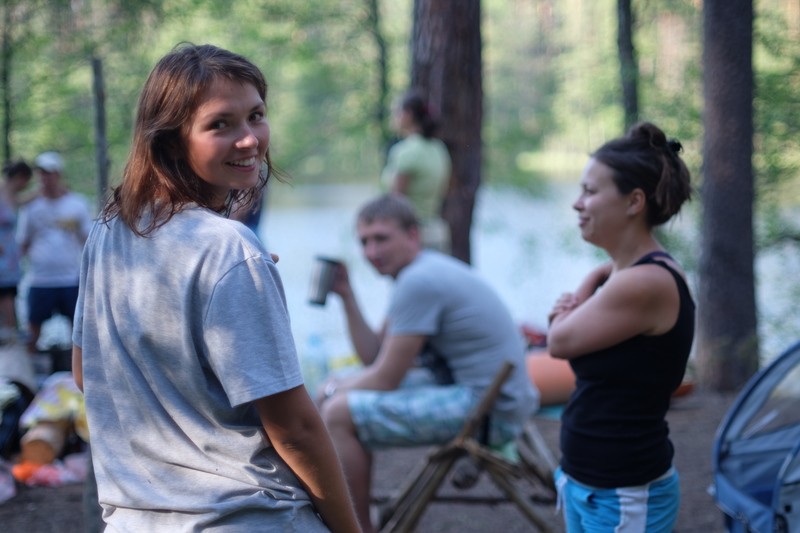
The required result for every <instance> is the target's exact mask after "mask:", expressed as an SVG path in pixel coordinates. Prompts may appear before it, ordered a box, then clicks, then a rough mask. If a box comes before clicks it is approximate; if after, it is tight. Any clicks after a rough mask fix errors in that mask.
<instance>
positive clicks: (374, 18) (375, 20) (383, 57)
mask: <svg viewBox="0 0 800 533" xmlns="http://www.w3.org/2000/svg"><path fill="white" fill-rule="evenodd" d="M367 29H368V31H369V32H370V33H371V34H372V36H373V38H374V39H375V46H377V47H378V58H377V59H378V61H377V62H378V65H377V66H378V94H377V98H376V102H375V123H376V125H377V126H378V131H380V133H381V146H386V144H387V143H388V142H389V139H390V138H391V134H390V133H389V128H388V125H387V124H386V117H387V115H388V114H387V112H386V100H387V98H388V96H389V53H388V51H387V47H386V39H385V38H384V36H383V31H382V30H381V18H380V5H379V4H378V0H367Z"/></svg>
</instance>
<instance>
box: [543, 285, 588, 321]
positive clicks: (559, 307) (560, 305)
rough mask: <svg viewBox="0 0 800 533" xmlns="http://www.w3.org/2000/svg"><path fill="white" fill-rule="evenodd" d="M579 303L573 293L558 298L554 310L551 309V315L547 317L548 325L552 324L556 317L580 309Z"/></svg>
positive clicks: (566, 293)
mask: <svg viewBox="0 0 800 533" xmlns="http://www.w3.org/2000/svg"><path fill="white" fill-rule="evenodd" d="M579 303H580V302H579V301H578V298H577V297H576V296H575V295H574V294H573V293H571V292H565V293H563V294H562V295H561V296H559V297H558V300H556V303H555V304H554V305H553V309H551V310H550V313H549V314H548V315H547V323H548V324H552V323H553V320H555V319H556V317H558V316H560V315H563V314H564V313H569V312H570V311H572V310H573V309H575V308H576V307H578V304H579Z"/></svg>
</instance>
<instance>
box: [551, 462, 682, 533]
mask: <svg viewBox="0 0 800 533" xmlns="http://www.w3.org/2000/svg"><path fill="white" fill-rule="evenodd" d="M555 475H556V487H558V500H559V504H560V505H561V506H562V507H563V512H564V521H565V522H566V524H567V532H568V533H583V532H586V533H612V532H613V533H645V532H646V533H670V532H671V531H672V529H673V528H674V527H675V522H676V521H677V519H678V508H679V507H680V483H679V481H678V473H677V472H676V471H675V469H674V468H670V469H669V470H668V471H667V473H666V474H664V475H663V476H661V477H659V478H658V479H655V480H653V481H651V482H650V483H647V484H646V485H641V486H638V487H621V488H616V489H598V488H594V487H590V486H588V485H584V484H582V483H579V482H577V481H575V480H574V479H572V478H571V477H569V476H567V475H566V474H565V473H564V472H563V471H562V470H561V468H559V469H557V470H556V474H555Z"/></svg>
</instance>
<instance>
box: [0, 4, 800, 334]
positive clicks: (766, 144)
mask: <svg viewBox="0 0 800 533" xmlns="http://www.w3.org/2000/svg"><path fill="white" fill-rule="evenodd" d="M413 4H414V2H413V0H393V1H383V2H379V1H378V0H306V1H303V2H295V1H292V0H238V1H237V2H228V1H227V0H202V1H201V0H163V1H159V0H140V1H138V2H126V1H123V0H119V1H115V0H105V1H104V0H72V1H67V0H5V1H4V3H3V12H2V17H3V18H2V24H3V28H2V32H3V35H2V39H3V54H2V66H3V68H2V76H0V98H2V102H3V115H2V120H3V123H2V127H3V131H2V137H3V139H2V140H3V146H2V149H3V153H2V155H3V158H4V159H6V160H7V159H9V158H15V157H25V158H28V159H30V158H32V157H34V156H35V155H36V154H37V153H39V152H41V151H43V150H58V151H60V152H61V153H63V154H64V156H65V159H66V161H67V169H66V172H65V174H66V176H67V178H68V181H69V183H70V184H71V186H72V187H73V188H75V189H77V190H79V191H80V192H83V193H85V194H87V195H89V196H90V197H92V198H94V199H95V200H96V202H97V203H99V202H101V201H102V200H101V198H100V197H99V196H98V194H97V191H98V176H100V175H101V174H103V173H102V172H99V171H98V168H99V167H100V168H104V169H105V170H106V171H107V172H108V176H110V182H111V185H114V184H115V183H116V182H117V180H118V179H119V176H120V175H121V172H122V167H123V165H124V162H125V160H126V157H127V152H128V147H129V140H130V132H131V128H132V120H133V115H134V112H135V106H136V100H137V97H138V92H139V90H140V89H141V86H142V84H143V82H144V79H145V77H146V76H147V73H148V72H149V70H150V69H151V68H152V66H153V64H154V63H155V61H156V60H157V59H158V58H159V57H161V56H162V55H163V54H164V53H166V52H167V51H168V50H170V49H171V48H172V47H173V46H174V45H175V44H176V43H178V42H181V41H191V42H195V43H205V42H210V43H213V44H217V45H219V46H222V47H226V48H230V49H232V50H234V51H237V52H239V53H242V54H243V55H245V56H247V57H249V58H251V59H252V60H253V61H254V62H255V63H256V64H258V65H259V66H260V67H261V68H262V69H263V70H264V72H265V74H266V76H267V78H268V81H269V83H270V87H271V90H270V94H269V102H268V104H269V108H270V111H269V116H270V122H271V126H272V128H273V132H274V133H273V139H272V145H271V149H272V154H273V156H274V159H275V161H276V162H277V163H278V165H279V166H280V167H281V168H282V169H283V170H285V171H286V172H287V173H288V174H289V175H290V176H291V180H292V181H293V182H295V183H299V184H303V183H322V184H340V183H364V182H374V181H375V180H377V176H378V175H379V173H380V169H381V167H382V164H383V158H384V154H385V149H386V144H387V142H388V141H389V138H390V134H389V130H388V123H387V119H388V114H389V113H388V111H389V107H390V105H391V99H392V98H393V97H394V96H396V95H398V94H400V93H401V92H402V91H403V90H405V89H406V88H407V86H408V83H409V71H410V54H409V52H410V38H411V33H412V25H413ZM616 5H617V2H616V0H483V1H482V2H481V16H482V22H481V32H482V43H483V95H484V116H483V132H482V140H483V144H484V147H483V169H482V183H483V186H486V185H489V186H497V187H513V188H516V189H517V190H519V191H521V192H524V193H525V194H531V195H543V194H546V189H547V187H546V185H547V184H548V183H551V182H553V181H564V180H571V181H576V179H577V176H578V174H579V173H580V170H581V166H582V165H583V163H584V162H585V159H586V154H587V153H588V152H589V151H590V150H591V149H593V148H595V147H597V146H598V145H599V144H601V143H602V142H604V141H605V140H607V139H609V138H611V137H614V136H617V135H619V134H621V133H622V132H623V131H624V125H623V124H624V111H623V107H622V105H621V96H620V92H621V91H620V79H619V76H620V74H619V69H620V67H619V59H618V49H617V40H616V39H617V22H618V21H617V11H616ZM633 5H634V7H635V15H636V18H635V20H634V25H633V29H634V44H635V47H636V51H637V56H638V59H637V64H638V68H639V110H640V111H639V112H640V116H641V118H643V119H647V120H651V121H653V122H655V123H657V124H659V125H660V126H661V127H662V128H663V129H664V130H665V131H667V132H668V134H669V135H671V136H674V137H677V138H678V139H680V140H681V142H682V143H683V145H684V149H685V152H684V157H685V160H686V161H687V164H688V165H689V167H690V170H691V171H692V174H693V176H695V178H697V180H698V182H697V184H698V185H700V186H701V180H702V170H703V169H702V154H703V149H702V142H703V117H702V112H703V80H702V60H701V59H702V44H703V36H702V9H703V3H702V2H701V1H700V0H642V1H639V2H637V1H634V2H633ZM754 8H755V12H756V18H755V26H754V39H753V67H754V68H753V70H754V77H755V86H756V92H755V100H754V110H755V115H754V120H755V124H754V129H755V135H754V138H753V143H754V148H755V150H754V157H753V166H754V175H755V178H756V191H757V195H756V198H757V201H756V219H755V220H756V228H755V230H756V237H757V241H756V244H757V249H758V250H759V251H760V252H765V251H769V252H770V253H775V252H776V251H777V252H778V253H779V254H781V257H783V259H784V260H785V264H786V265H787V266H789V265H791V264H795V263H796V262H797V261H798V260H799V259H800V257H798V254H797V249H796V248H797V247H796V242H797V241H798V240H800V232H798V230H797V227H796V226H797V224H796V220H797V206H798V202H799V201H800V194H799V193H800V179H799V178H800V146H798V143H800V135H798V133H800V99H799V98H798V94H799V93H798V89H800V87H799V85H800V69H799V68H798V62H799V61H800V39H798V36H799V35H798V34H799V33H800V3H798V2H797V1H796V0H757V1H755V2H754ZM382 52H385V54H382ZM98 69H100V70H101V72H102V77H101V79H102V80H103V85H102V86H98V85H97V84H96V80H97V79H98V77H97V74H98ZM99 97H100V98H102V100H103V102H104V107H103V109H104V113H105V115H104V116H103V117H98V116H97V111H96V110H97V106H96V101H97V99H98V98H99ZM100 119H102V120H100ZM101 123H102V124H107V130H106V131H105V132H104V136H103V138H104V139H106V141H105V142H107V146H106V147H105V150H103V152H104V153H106V154H107V159H106V158H105V157H99V156H98V150H97V148H98V142H100V141H99V140H98V135H97V133H98V125H99V124H101ZM698 208H699V206H698V205H697V202H695V203H694V204H693V205H692V206H691V209H695V210H696V209H698ZM693 237H694V236H693V235H692V234H691V232H690V234H689V235H681V236H680V237H679V238H677V239H676V238H670V239H671V240H670V242H669V245H670V248H671V249H673V250H677V253H678V255H679V256H680V259H681V260H682V262H683V263H684V264H685V265H686V267H687V269H689V270H690V271H691V270H692V269H693V268H694V267H695V266H696V255H697V254H696V251H695V246H696V244H697V243H696V240H695V239H694V238H693ZM665 238H666V236H665ZM786 282H787V283H786V287H785V288H784V289H783V290H784V291H785V292H787V293H788V294H790V295H794V296H798V297H800V281H798V282H794V281H793V280H791V279H789V277H787V280H786ZM789 299H790V300H791V299H794V300H795V301H796V299H797V298H789ZM798 318H800V310H798V309H797V306H790V307H787V308H786V309H782V310H781V317H780V319H779V320H774V319H772V322H771V323H770V324H769V325H768V328H767V331H769V328H772V330H774V331H775V333H776V334H779V335H789V336H790V337H791V336H792V335H793V332H792V331H791V330H792V329H793V328H792V325H793V324H797V323H798V321H797V319H798ZM781 329H784V330H787V329H788V331H777V330H781ZM761 331H765V329H764V328H763V327H762V328H761Z"/></svg>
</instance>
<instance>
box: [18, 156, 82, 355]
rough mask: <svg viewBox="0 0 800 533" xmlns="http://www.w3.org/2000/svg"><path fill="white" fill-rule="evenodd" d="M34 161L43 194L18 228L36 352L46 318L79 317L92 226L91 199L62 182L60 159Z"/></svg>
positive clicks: (22, 213)
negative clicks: (80, 276)
mask: <svg viewBox="0 0 800 533" xmlns="http://www.w3.org/2000/svg"><path fill="white" fill-rule="evenodd" d="M34 163H35V164H34V168H35V169H36V171H37V173H38V175H39V179H40V181H41V187H40V190H39V192H40V194H39V196H38V197H36V198H35V199H34V200H32V201H31V202H30V203H29V204H27V205H25V206H23V207H22V209H21V210H20V216H19V225H18V228H17V242H19V244H20V246H21V249H22V254H23V256H27V257H28V265H27V268H28V271H27V273H26V278H27V281H28V282H29V285H30V289H29V292H28V327H29V330H30V332H29V336H28V351H29V352H30V353H34V352H36V349H37V348H36V345H37V343H38V341H39V335H40V334H41V332H42V324H43V323H44V322H45V320H47V319H49V318H50V317H52V316H53V314H54V313H56V312H57V313H60V314H62V315H63V316H65V317H67V318H68V319H70V320H72V316H73V315H74V314H75V302H76V301H77V299H78V274H79V272H80V265H81V250H82V249H83V243H84V242H85V241H86V236H87V235H88V234H89V228H90V227H91V224H92V215H91V214H90V212H89V204H88V202H87V200H86V198H85V197H84V196H83V195H80V194H77V193H74V192H71V191H70V190H69V189H68V188H67V186H66V184H65V183H64V181H63V179H62V176H61V173H62V172H63V171H64V160H63V159H62V158H61V155H59V154H58V153H56V152H44V153H42V154H39V155H38V156H37V157H36V159H35V161H34Z"/></svg>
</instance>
